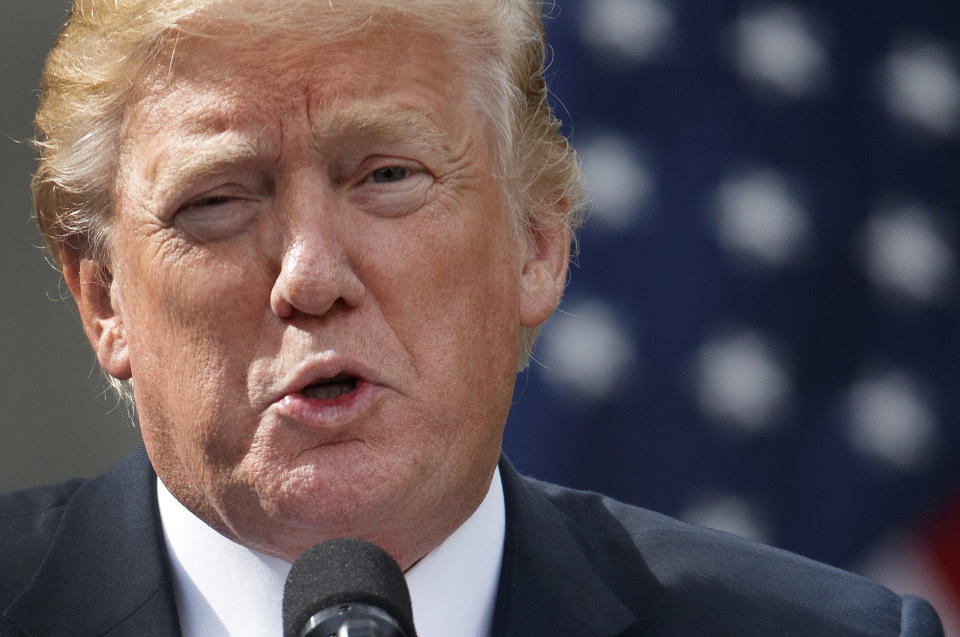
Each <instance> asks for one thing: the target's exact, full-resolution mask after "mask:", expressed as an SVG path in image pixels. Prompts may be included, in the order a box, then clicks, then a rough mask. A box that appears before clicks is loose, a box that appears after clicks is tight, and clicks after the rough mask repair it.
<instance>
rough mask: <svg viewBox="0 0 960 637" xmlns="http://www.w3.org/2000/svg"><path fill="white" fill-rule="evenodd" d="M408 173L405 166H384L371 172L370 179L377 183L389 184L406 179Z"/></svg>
mask: <svg viewBox="0 0 960 637" xmlns="http://www.w3.org/2000/svg"><path fill="white" fill-rule="evenodd" d="M407 174H408V171H407V169H406V168H405V167H404V166H384V167H383V168H378V169H376V170H375V171H373V172H372V173H370V180H371V181H372V182H373V183H375V184H389V183H393V182H396V181H401V180H403V179H405V178H406V176H407Z"/></svg>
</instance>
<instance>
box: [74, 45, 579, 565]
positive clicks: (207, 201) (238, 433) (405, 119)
mask: <svg viewBox="0 0 960 637" xmlns="http://www.w3.org/2000/svg"><path fill="white" fill-rule="evenodd" d="M280 41H281V40H278V42H280ZM450 58H451V56H450V52H449V51H448V50H447V49H446V47H444V46H443V44H442V42H441V41H440V40H439V39H431V38H429V37H424V36H423V35H417V36H413V35H410V34H405V33H404V32H402V31H401V30H382V31H378V32H375V33H368V34H366V35H365V37H363V38H362V39H358V40H357V41H347V42H338V43H336V44H326V45H310V46H301V47H299V48H288V49H283V47H281V46H279V45H274V46H272V47H270V48H269V49H265V48H264V47H262V46H259V47H252V46H247V47H245V46H244V45H243V44H242V43H240V42H237V41H215V40H213V41H206V42H203V43H198V42H187V43H181V44H180V45H178V48H177V50H176V54H175V57H174V58H173V62H172V64H171V66H170V67H169V69H168V68H167V66H166V63H164V64H163V65H162V66H163V68H162V69H161V70H160V72H159V73H158V74H157V76H156V78H155V81H152V83H151V84H150V86H149V90H145V91H144V95H142V96H141V97H142V99H140V100H139V101H138V102H137V103H136V104H134V105H133V106H132V107H131V109H130V110H129V111H128V117H127V127H126V129H125V138H124V139H125V147H124V152H123V155H122V158H121V168H120V174H119V181H118V207H117V214H116V220H115V224H114V227H113V242H112V244H111V246H112V255H111V264H110V265H111V268H110V269H111V275H112V277H113V279H112V284H111V287H110V299H109V301H110V304H111V308H112V309H111V312H113V315H111V316H106V317H105V319H104V322H103V325H106V326H107V332H108V333H109V334H110V338H108V339H103V338H101V339H100V340H99V341H98V342H95V347H96V348H97V349H98V355H99V357H100V360H101V362H105V367H106V368H107V370H108V371H109V372H111V373H113V374H114V375H116V376H119V377H124V376H127V375H128V374H129V375H131V376H132V379H133V385H134V389H135V393H136V398H137V404H138V413H139V418H140V423H141V427H142V431H143V438H144V441H145V444H146V446H147V451H148V453H149V455H150V457H151V459H152V461H153V463H154V466H155V468H156V470H157V473H158V475H159V476H160V477H161V478H162V480H163V481H164V483H165V484H166V485H167V486H168V487H169V488H170V490H171V491H172V492H173V493H174V494H175V495H177V497H178V498H179V499H181V500H182V501H183V502H184V503H185V504H186V505H187V506H188V507H190V508H191V509H192V510H193V511H194V512H195V513H197V514H198V515H199V516H200V517H201V518H203V519H204V520H205V521H206V522H207V523H209V524H211V525H212V526H214V527H215V528H217V529H218V530H220V531H221V532H222V533H224V534H225V535H227V536H228V537H231V538H233V539H236V540H239V541H241V542H242V543H244V544H246V545H248V546H251V547H253V548H257V549H259V550H262V551H265V552H268V553H272V554H275V555H279V556H281V557H284V558H287V559H293V558H294V557H296V555H297V554H298V553H299V552H300V551H302V550H304V549H305V548H307V547H308V546H310V545H312V544H313V543H315V542H317V541H320V540H323V539H327V538H329V537H336V536H354V537H362V538H365V539H368V540H371V541H375V542H377V543H379V544H381V545H382V546H384V547H385V548H386V549H387V550H388V551H390V552H391V553H393V555H394V557H395V558H397V559H398V561H400V563H401V565H402V566H404V567H407V566H409V565H410V564H411V563H412V562H413V561H415V560H416V559H418V558H419V557H420V556H421V555H423V553H424V552H426V551H427V550H429V549H430V548H432V545H433V544H436V543H437V542H439V541H440V540H441V539H442V538H443V537H445V536H446V535H447V534H448V533H449V532H450V531H452V530H453V529H454V528H455V527H456V526H457V525H458V524H459V523H460V522H462V520H463V519H465V517H466V516H467V515H469V513H470V512H471V511H472V510H473V509H474V507H475V506H476V505H477V504H478V502H479V500H480V499H481V498H482V497H483V494H484V493H485V491H486V488H487V486H488V484H489V479H490V476H491V474H492V471H493V468H494V466H495V464H496V462H497V458H498V454H499V449H500V442H501V435H502V428H503V424H504V422H505V419H506V415H507V410H508V407H509V404H510V400H511V392H512V387H513V380H514V375H515V370H516V365H517V342H518V330H519V328H520V326H521V325H534V324H537V323H539V322H541V321H542V320H543V319H544V318H545V317H546V316H547V315H548V314H549V311H550V309H551V306H552V304H554V303H556V301H557V300H558V299H557V297H556V295H555V294H553V295H551V293H550V292H549V289H554V290H555V289H556V281H551V282H550V285H552V286H553V288H550V285H546V288H549V289H548V290H547V292H544V289H545V288H544V286H545V283H544V280H541V279H542V278H543V277H542V273H540V275H539V276H540V278H537V276H538V275H537V274H536V273H531V272H532V270H531V263H533V261H534V254H533V253H535V252H537V251H538V250H537V249H531V247H530V244H531V241H520V242H518V241H517V240H516V238H515V237H514V235H513V234H512V231H511V227H510V224H509V221H508V218H507V213H506V211H505V210H504V208H503V206H502V203H501V197H500V191H499V190H498V188H499V187H498V184H497V183H496V182H495V180H494V178H493V177H492V176H491V172H492V164H493V162H492V158H491V149H490V147H489V145H488V144H487V142H486V136H487V133H486V131H485V128H484V123H483V122H482V120H481V118H480V117H479V116H478V115H477V114H476V113H475V112H474V111H473V110H471V108H470V107H469V106H468V105H467V104H466V103H465V101H464V99H463V95H464V93H465V90H464V86H463V85H462V84H461V82H460V81H459V80H458V79H457V78H458V77H459V76H460V73H458V72H457V69H455V68H451V59H450ZM552 276H554V277H555V278H556V279H557V280H562V278H563V276H564V274H563V272H554V273H552ZM78 300H79V299H78ZM81 312H84V304H83V303H81ZM101 318H104V317H101ZM88 319H89V317H87V316H85V322H87V323H88V324H89V320H88Z"/></svg>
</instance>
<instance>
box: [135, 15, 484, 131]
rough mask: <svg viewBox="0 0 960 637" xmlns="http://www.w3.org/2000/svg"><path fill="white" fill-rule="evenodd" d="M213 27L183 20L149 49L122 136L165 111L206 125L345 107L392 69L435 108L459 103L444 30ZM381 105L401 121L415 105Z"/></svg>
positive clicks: (385, 81) (388, 84) (384, 83)
mask: <svg viewBox="0 0 960 637" xmlns="http://www.w3.org/2000/svg"><path fill="white" fill-rule="evenodd" d="M196 20H201V19H200V18H196ZM215 27H216V28H212V29H210V31H209V32H206V31H202V29H203V28H207V27H205V26H204V23H203V22H202V21H200V22H199V23H197V24H192V25H190V28H189V29H185V30H181V32H179V33H178V34H177V35H176V37H174V38H170V39H169V42H168V44H167V47H166V51H164V52H162V53H161V54H159V55H157V56H155V58H154V61H153V62H152V64H151V65H150V66H149V67H148V68H147V69H145V73H144V76H143V79H142V81H141V82H140V83H139V86H138V87H137V89H135V90H134V92H133V93H132V95H131V98H132V99H131V100H130V101H129V102H128V109H127V117H126V118H125V120H126V121H125V130H124V133H125V137H126V136H127V135H128V134H130V133H136V132H137V130H138V129H140V130H142V129H148V130H149V129H155V130H156V129H161V128H166V127H169V126H170V124H171V123H173V121H172V120H171V118H172V117H177V118H178V121H177V122H176V123H177V124H178V125H180V126H182V127H193V128H196V129H198V130H208V129H210V128H211V127H214V128H215V127H216V121H218V120H226V121H229V122H230V123H231V125H232V126H234V127H244V126H250V127H257V126H260V127H263V126H265V125H266V124H267V122H265V121H264V118H265V117H269V116H270V115H276V114H277V113H280V112H282V111H288V110H290V109H292V108H303V109H306V110H308V111H315V112H316V113H325V114H327V115H328V116H329V113H331V112H338V111H349V110H350V108H351V106H352V105H354V103H355V101H356V98H357V97H358V96H363V97H364V98H366V99H367V101H369V98H370V97H371V96H377V95H390V94H391V91H392V89H395V88H396V82H397V76H398V75H399V74H401V73H402V75H403V77H404V78H405V81H406V82H407V83H408V84H409V85H410V88H411V91H408V92H415V91H417V90H418V89H421V88H422V90H423V91H424V93H425V94H428V93H429V94H431V99H433V100H434V102H439V103H442V104H443V109H444V110H451V111H461V110H466V109H467V108H468V104H467V102H468V100H467V98H466V95H467V93H468V91H467V89H466V85H467V84H468V80H467V76H468V73H465V72H462V65H460V64H459V63H458V62H457V59H458V56H457V55H456V54H455V52H454V48H455V47H454V46H453V45H452V44H451V42H450V41H449V40H448V39H447V38H446V37H445V36H443V35H441V34H438V33H433V32H429V31H423V30H421V29H418V28H416V27H415V26H414V25H410V24H409V23H407V22H406V21H404V20H399V21H396V22H394V23H392V24H379V23H376V24H366V25H364V26H363V27H362V28H359V27H358V28H354V29H349V30H344V29H340V30H338V31H337V32H336V33H335V34H334V35H335V37H333V36H332V35H331V34H329V33H327V34H324V33H322V32H306V31H293V32H289V31H284V30H279V28H278V27H277V26H276V25H268V26H267V27H265V28H264V29H263V30H257V29H256V28H254V27H248V28H246V29H241V28H240V27H239V25H237V24H233V27H234V28H233V29H232V30H230V29H227V28H226V24H225V23H223V22H217V23H215ZM251 29H253V30H251ZM441 61H442V62H441ZM358 62H359V64H358ZM439 75H442V76H443V78H444V79H443V81H442V82H441V83H438V82H437V78H438V76H439ZM394 92H395V91H394ZM437 93H439V94H437ZM382 106H383V107H384V108H398V109H399V111H401V113H400V114H399V115H398V118H399V119H403V118H404V117H406V116H405V115H404V114H403V112H404V111H413V110H416V109H417V108H419V107H420V106H422V105H421V104H403V103H400V104H397V103H388V102H387V101H385V102H384V104H382ZM380 110H382V109H380ZM313 115H314V113H308V116H313ZM426 115H427V116H428V117H429V116H430V114H429V113H427V114H426ZM407 119H409V117H407ZM317 123H318V124H322V122H317ZM371 125H376V122H372V124H371ZM321 128H322V127H321Z"/></svg>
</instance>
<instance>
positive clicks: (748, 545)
mask: <svg viewBox="0 0 960 637" xmlns="http://www.w3.org/2000/svg"><path fill="white" fill-rule="evenodd" d="M527 484H528V485H529V486H530V487H531V488H533V489H535V490H537V491H539V492H540V493H542V494H543V495H544V496H545V497H546V498H547V499H548V500H549V501H550V502H551V503H552V504H553V505H554V506H556V507H557V509H558V510H559V511H560V512H561V514H562V515H563V516H564V517H565V518H566V519H567V521H568V523H569V526H568V528H569V529H570V532H571V533H572V534H573V535H574V536H575V537H576V538H577V541H578V542H579V543H580V545H581V547H582V549H583V552H584V554H585V555H587V557H588V559H589V560H590V561H591V562H592V563H593V565H594V567H595V569H596V571H597V572H598V573H602V574H604V575H603V576H604V578H605V579H606V581H607V582H608V584H609V586H610V587H611V589H612V590H615V591H617V595H618V597H619V598H620V599H621V601H622V602H623V603H624V604H625V605H626V606H628V607H630V608H632V609H635V612H636V613H638V615H639V614H641V613H644V612H646V613H647V616H648V617H649V608H650V603H651V601H654V602H655V607H656V608H657V609H658V612H657V617H656V618H652V619H651V621H652V622H653V623H655V624H657V627H659V628H664V627H667V630H666V632H665V633H664V634H687V632H688V631H689V632H690V633H691V634H733V633H736V634H741V635H768V634H769V635H773V634H778V635H792V634H797V635H808V634H823V635H838V636H839V635H849V636H854V635H858V636H859V635H862V636H864V637H866V636H871V635H900V634H903V635H929V636H931V637H933V636H936V635H942V634H943V633H942V629H941V628H940V626H939V621H938V620H937V618H936V613H935V612H934V611H933V609H932V608H930V606H929V604H927V603H926V602H925V601H924V600H920V599H917V598H909V597H908V598H901V597H900V596H899V595H897V594H895V593H893V592H892V591H890V590H888V589H886V588H884V587H883V586H882V585H880V584H878V583H877V582H874V581H872V580H869V579H866V578H863V577H860V576H858V575H854V574H852V573H849V572H846V571H843V570H840V569H837V568H834V567H832V566H828V565H826V564H822V563H819V562H816V561H814V560H811V559H808V558H805V557H802V556H799V555H796V554H793V553H790V552H787V551H784V550H781V549H777V548H774V547H771V546H767V545H764V544H760V543H757V542H753V541H750V540H747V539H744V538H741V537H737V536H734V535H730V534H727V533H722V532H720V531H714V530H711V529H706V528H702V527H698V526H694V525H691V524H687V523H685V522H681V521H680V520H676V519H674V518H671V517H669V516H666V515H663V514H659V513H655V512H653V511H649V510H646V509H643V508H641V507H636V506H632V505H629V504H625V503H623V502H619V501H617V500H614V499H611V498H608V497H605V496H601V495H598V494H595V493H588V492H581V491H574V490H571V489H566V488H563V487H558V486H556V485H550V484H547V483H542V482H538V481H535V480H529V481H528V483H527ZM638 574H640V575H638ZM646 579H652V580H653V581H655V582H656V586H655V587H653V588H652V589H651V587H649V586H642V585H641V584H639V582H640V581H641V580H646ZM637 590H645V591H647V593H648V594H649V592H650V591H651V590H655V591H656V596H657V597H658V599H656V600H650V599H644V600H639V599H634V597H636V595H635V591H637ZM644 608H646V609H647V610H646V611H645V610H644ZM787 626H791V627H796V632H790V630H786V631H785V630H784V628H785V627H787ZM908 626H912V629H910V630H908ZM652 627H653V626H651V628H652ZM731 627H736V629H735V630H734V631H733V633H731V632H730V629H731ZM901 629H903V631H904V632H902V633H901ZM711 630H712V631H713V632H711Z"/></svg>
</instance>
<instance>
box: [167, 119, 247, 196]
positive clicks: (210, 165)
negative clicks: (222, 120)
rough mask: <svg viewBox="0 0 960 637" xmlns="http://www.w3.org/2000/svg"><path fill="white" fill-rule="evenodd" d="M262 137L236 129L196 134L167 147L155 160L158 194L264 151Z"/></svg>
mask: <svg viewBox="0 0 960 637" xmlns="http://www.w3.org/2000/svg"><path fill="white" fill-rule="evenodd" d="M260 146H261V144H260V143H259V140H258V139H257V138H250V137H248V136H245V135H241V134H239V133H236V132H232V131H226V132H222V133H218V134H216V135H204V134H200V135H194V136H190V137H188V138H187V140H185V141H181V142H179V143H177V144H176V145H175V146H173V147H171V148H168V149H166V150H165V151H164V152H163V153H162V154H161V155H160V156H159V157H158V158H156V159H155V161H154V162H153V165H152V167H151V171H150V173H151V174H150V181H151V183H152V188H151V189H152V190H153V192H154V193H157V192H163V191H166V190H169V189H172V188H176V187H177V186H178V185H181V184H187V183H189V182H191V181H192V180H194V179H197V178H199V177H203V176H206V175H215V174H218V173H221V172H224V171H225V170H227V169H229V168H231V167H233V166H235V165H236V164H237V163H239V162H243V161H245V160H249V159H253V158H255V157H257V156H258V155H259V153H260V150H261V149H260Z"/></svg>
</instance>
